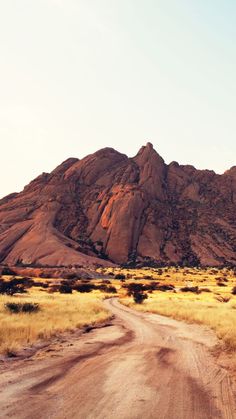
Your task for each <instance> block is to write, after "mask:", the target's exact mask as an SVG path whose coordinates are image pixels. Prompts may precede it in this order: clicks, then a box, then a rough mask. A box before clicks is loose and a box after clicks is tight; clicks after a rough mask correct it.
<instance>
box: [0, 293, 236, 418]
mask: <svg viewBox="0 0 236 419" xmlns="http://www.w3.org/2000/svg"><path fill="white" fill-rule="evenodd" d="M105 304H106V306H107V307H108V308H109V309H110V310H111V311H112V312H113V313H114V315H115V320H114V322H113V323H112V325H110V327H106V328H102V329H95V330H93V331H92V332H90V333H89V334H85V335H83V336H81V337H80V338H79V339H78V338H77V336H76V334H75V335H74V337H72V338H71V339H70V341H67V340H65V341H64V342H63V341H61V340H59V341H58V342H57V343H54V345H52V346H51V347H50V348H49V349H47V350H42V351H39V352H38V354H37V355H36V356H34V357H33V358H31V359H28V360H21V361H14V362H13V363H11V364H10V365H8V366H7V367H2V371H1V378H0V417H1V418H17V419H26V418H27V419H29V418H34V419H38V418H44V419H46V418H57V419H62V418H79V419H87V418H89V419H95V418H96V419H102V418H103V419H105V418H111V419H112V418H116V419H131V418H132V419H134V418H140V419H141V418H142V419H143V418H144V419H145V418H157V419H164V418H165V419H211V418H214V419H217V418H222V419H229V418H230V419H231V418H236V410H235V408H236V403H235V399H234V395H233V390H232V382H231V380H230V377H229V375H228V373H227V372H226V371H225V370H224V369H222V368H220V367H219V366H218V365H217V364H216V362H215V359H214V358H213V357H212V356H211V354H210V351H209V348H211V347H212V346H213V345H214V344H215V342H216V340H215V337H214V335H213V333H211V332H209V330H207V329H205V328H202V327H200V326H193V325H186V324H185V323H183V322H177V321H175V320H171V319H167V318H165V317H162V316H158V315H152V314H142V313H136V312H134V311H133V310H131V309H129V308H126V307H123V306H122V305H120V304H119V303H118V301H116V300H115V299H112V300H107V301H106V302H105Z"/></svg>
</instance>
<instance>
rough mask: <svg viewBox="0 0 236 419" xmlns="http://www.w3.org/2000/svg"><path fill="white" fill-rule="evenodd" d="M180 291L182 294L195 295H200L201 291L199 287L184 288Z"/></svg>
mask: <svg viewBox="0 0 236 419" xmlns="http://www.w3.org/2000/svg"><path fill="white" fill-rule="evenodd" d="M180 291H182V292H193V293H195V294H200V293H201V290H200V289H199V288H198V287H183V288H180Z"/></svg>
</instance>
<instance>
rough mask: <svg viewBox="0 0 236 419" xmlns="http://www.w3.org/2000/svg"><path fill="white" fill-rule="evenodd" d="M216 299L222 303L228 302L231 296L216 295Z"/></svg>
mask: <svg viewBox="0 0 236 419" xmlns="http://www.w3.org/2000/svg"><path fill="white" fill-rule="evenodd" d="M215 299H216V300H217V301H219V302H220V303H228V302H229V301H230V299H231V297H230V296H223V295H218V296H216V297H215Z"/></svg>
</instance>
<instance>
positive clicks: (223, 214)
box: [0, 143, 236, 267]
mask: <svg viewBox="0 0 236 419" xmlns="http://www.w3.org/2000/svg"><path fill="white" fill-rule="evenodd" d="M235 211H236V168H235V167H233V168H232V169H230V170H228V171H227V172H225V174H223V175H217V174H215V173H214V172H213V171H208V170H196V169H195V168H194V167H192V166H187V165H186V166H182V165H179V164H178V163H176V162H173V163H171V164H170V165H167V164H165V162H164V160H163V159H162V158H161V157H160V156H159V155H158V153H157V152H156V151H155V150H154V149H153V146H152V144H150V143H148V144H147V145H146V146H145V147H142V148H141V150H140V151H139V152H138V154H137V155H136V156H135V157H134V158H128V157H127V156H126V155H124V154H121V153H119V152H117V151H115V150H113V149H112V148H105V149H102V150H99V151H98V152H96V153H94V154H92V155H89V156H87V157H85V158H84V159H82V160H78V159H68V160H66V161H65V162H64V163H62V164H61V165H60V166H59V167H57V168H56V169H55V170H54V171H53V172H52V173H50V174H49V173H43V174H42V175H40V176H39V177H37V178H36V179H35V180H33V181H32V182H31V183H30V184H29V185H27V186H26V187H25V188H24V190H23V191H22V192H20V193H19V194H11V195H8V196H7V197H5V198H3V199H2V200H1V201H0V262H1V263H8V264H10V265H21V266H22V265H23V266H35V265H36V266H70V265H73V266H78V267H79V266H82V267H84V266H98V265H104V266H107V265H109V264H111V263H115V264H127V263H129V264H135V263H145V264H153V263H157V264H166V265H168V264H172V263H174V264H182V265H183V264H184V265H198V264H199V265H224V264H232V265H235V264H236V222H235Z"/></svg>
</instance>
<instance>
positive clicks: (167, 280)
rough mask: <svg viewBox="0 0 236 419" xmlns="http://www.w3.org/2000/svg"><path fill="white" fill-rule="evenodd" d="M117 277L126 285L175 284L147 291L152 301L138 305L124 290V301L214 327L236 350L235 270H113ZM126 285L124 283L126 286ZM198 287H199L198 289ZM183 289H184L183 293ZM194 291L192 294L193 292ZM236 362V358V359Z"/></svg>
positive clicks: (134, 305)
mask: <svg viewBox="0 0 236 419" xmlns="http://www.w3.org/2000/svg"><path fill="white" fill-rule="evenodd" d="M111 271H112V274H113V275H115V276H116V275H122V274H123V275H124V276H125V277H126V278H128V279H126V280H125V283H126V284H128V283H139V284H142V285H143V286H144V287H145V285H147V284H154V283H156V284H157V283H158V285H159V286H163V285H167V286H168V285H172V286H173V287H174V288H173V289H172V290H167V291H165V290H153V291H152V290H151V291H144V293H146V294H147V295H148V298H147V299H146V300H144V301H143V303H142V304H136V303H135V302H134V299H133V297H132V296H127V292H126V290H125V289H123V290H122V291H121V290H120V292H119V294H120V301H121V302H122V303H123V304H125V305H128V306H130V307H132V308H135V309H136V310H140V311H148V312H152V313H158V314H161V315H164V316H169V317H173V318H175V319H177V320H184V321H186V322H193V323H198V324H203V325H207V326H209V327H211V328H212V329H213V330H214V331H215V332H216V334H217V336H218V337H219V338H220V339H221V341H222V343H223V344H224V347H225V349H226V350H229V351H230V352H232V353H234V352H235V351H236V328H235V325H236V295H233V294H232V290H233V288H234V287H235V286H236V273H235V271H234V270H232V269H227V268H224V269H213V268H208V269H197V268H163V269H139V270H135V269H134V270H127V269H122V270H121V269H113V270H112V269H109V270H107V273H109V272H111ZM123 285H124V283H123ZM195 287H198V289H197V288H195ZM182 289H183V290H182ZM191 289H192V291H191ZM235 361H236V356H235Z"/></svg>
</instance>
